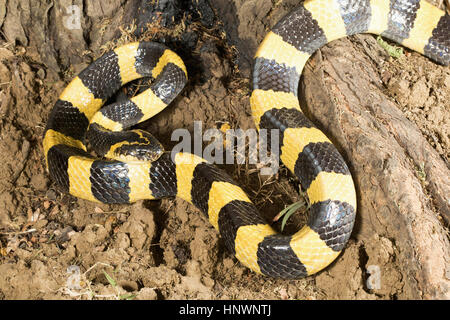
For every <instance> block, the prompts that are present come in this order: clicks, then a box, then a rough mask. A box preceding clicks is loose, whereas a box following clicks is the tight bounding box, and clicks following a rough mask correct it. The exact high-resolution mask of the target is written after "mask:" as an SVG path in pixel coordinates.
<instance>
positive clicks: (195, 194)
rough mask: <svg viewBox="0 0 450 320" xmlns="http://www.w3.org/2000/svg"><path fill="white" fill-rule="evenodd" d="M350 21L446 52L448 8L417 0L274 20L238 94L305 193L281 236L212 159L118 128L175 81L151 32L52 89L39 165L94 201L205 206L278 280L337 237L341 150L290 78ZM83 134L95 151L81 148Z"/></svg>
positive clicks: (352, 206)
mask: <svg viewBox="0 0 450 320" xmlns="http://www.w3.org/2000/svg"><path fill="white" fill-rule="evenodd" d="M361 32H368V33H374V34H381V35H382V36H384V37H386V38H389V39H392V40H394V41H396V42H398V43H400V44H402V45H404V46H406V47H408V48H411V49H413V50H415V51H417V52H420V53H422V54H424V55H426V56H428V57H430V58H431V59H433V60H435V61H437V62H438V63H442V64H448V63H449V62H450V53H449V50H450V49H449V47H450V38H449V37H450V36H449V35H450V18H449V15H448V14H445V13H444V12H443V11H441V10H439V9H437V8H435V7H434V6H432V5H430V4H429V3H427V2H426V1H424V0H421V1H417V0H391V1H389V0H311V1H306V2H304V3H303V4H301V5H300V6H298V7H297V8H296V9H295V10H294V11H292V12H291V13H289V14H288V15H287V16H285V17H284V18H283V19H281V20H280V21H279V22H278V23H277V24H276V25H275V27H274V28H273V29H272V31H271V32H270V33H269V34H268V35H267V36H266V38H265V39H264V41H263V43H262V44H261V46H260V47H259V49H258V51H257V53H256V56H255V61H254V71H253V91H252V94H251V98H250V104H251V109H252V114H253V118H254V120H255V124H256V127H257V128H265V129H278V130H279V132H280V143H279V145H280V149H279V150H276V151H278V152H279V154H280V159H281V161H282V162H283V164H284V165H285V166H286V167H287V168H288V169H289V170H290V171H291V172H292V173H293V174H295V176H296V177H297V178H298V179H299V181H300V183H301V185H302V186H303V188H305V189H306V194H307V196H308V198H309V202H310V204H311V208H310V212H309V218H308V222H307V224H306V225H305V226H304V227H303V228H302V229H301V230H299V231H298V232H297V233H295V234H293V235H289V236H288V235H282V234H279V233H277V232H276V231H275V230H274V229H273V228H272V227H271V226H270V225H269V224H268V223H267V222H266V221H265V220H264V219H262V218H261V216H260V215H259V213H258V211H257V209H256V208H255V206H254V205H253V204H252V203H251V201H250V200H249V198H248V197H247V195H246V194H245V193H244V191H243V190H242V189H241V188H240V187H239V186H238V185H237V183H236V182H234V181H233V180H232V179H231V178H230V177H229V176H228V175H227V174H225V173H224V172H223V171H221V170H219V169H218V168H217V167H215V166H214V165H213V164H210V163H207V162H206V161H205V160H204V159H202V158H200V157H198V156H195V155H192V154H188V153H178V154H176V155H175V157H174V158H173V159H172V158H171V156H170V153H167V152H163V150H162V147H161V146H160V145H159V144H158V143H157V142H155V141H156V139H155V138H153V136H151V135H150V134H148V133H146V132H144V131H141V130H131V131H123V130H124V129H126V128H129V127H130V126H132V125H134V124H136V123H138V122H141V121H144V120H146V119H149V118H150V117H151V116H153V115H154V114H156V113H158V112H160V111H161V110H162V109H164V108H165V107H166V106H167V105H168V104H169V103H170V102H171V101H172V100H173V99H174V98H175V97H176V96H177V95H178V93H179V92H180V91H181V90H182V88H183V87H184V85H185V83H186V81H187V72H186V68H185V66H184V64H183V62H182V60H181V59H180V58H179V57H178V56H177V55H176V54H175V53H174V52H172V51H170V50H169V49H167V48H166V47H164V46H163V45H160V44H156V43H149V42H140V43H139V42H136V43H130V44H127V45H125V46H122V47H119V48H117V49H115V50H113V51H111V52H108V53H106V54H105V55H103V56H102V57H101V58H99V59H98V60H96V61H95V62H94V63H92V64H91V65H90V66H88V67H87V68H86V69H85V70H83V71H82V72H81V73H80V74H79V75H78V76H77V77H76V78H75V79H74V80H73V81H72V82H71V83H70V84H69V85H68V86H67V88H66V89H65V90H64V91H63V93H62V94H61V96H60V97H59V99H58V101H57V102H56V104H55V106H54V108H53V110H52V112H51V114H50V117H49V120H48V123H47V127H46V130H45V136H44V152H45V157H46V161H47V167H48V170H49V173H50V176H51V177H52V179H54V180H55V181H56V182H57V184H58V185H59V187H60V188H61V189H62V190H63V191H64V192H69V193H70V194H72V195H74V196H76V197H80V198H84V199H88V200H91V201H98V202H103V203H130V202H134V201H137V200H141V199H156V198H161V197H170V196H177V197H180V198H182V199H184V200H186V201H188V202H190V203H192V204H193V205H195V206H196V207H197V208H199V209H200V210H201V211H203V212H204V213H205V214H206V215H207V217H208V219H209V221H210V222H211V223H212V225H213V226H214V227H215V228H216V229H217V230H218V231H219V232H220V235H221V237H222V238H223V240H224V242H225V244H226V246H227V248H228V249H229V250H230V252H232V253H233V254H234V255H235V256H236V257H237V259H238V260H239V261H240V262H241V263H243V264H244V265H245V266H247V267H249V268H250V269H252V270H253V271H255V272H258V273H262V274H264V275H268V276H272V277H281V278H290V279H292V278H301V277H304V276H307V275H311V274H314V273H316V272H318V271H320V270H322V269H323V268H325V267H326V266H327V265H329V264H330V263H331V262H332V261H333V260H334V259H335V258H336V257H337V256H338V255H339V253H340V252H341V251H342V249H343V248H344V246H345V244H346V242H347V240H348V239H349V237H350V233H351V231H352V228H353V224H354V221H355V214H356V196H355V189H354V185H353V180H352V177H351V174H350V171H349V169H348V167H347V165H346V164H345V162H344V160H343V158H342V157H341V156H340V154H339V153H338V151H337V150H336V149H335V147H334V146H333V145H332V143H331V142H330V140H329V139H328V138H327V137H326V136H325V135H324V134H323V133H322V132H321V131H319V130H318V129H316V128H315V127H314V125H313V124H312V123H311V122H310V121H309V120H308V119H307V118H306V117H305V116H304V115H303V113H302V111H301V109H300V106H299V101H298V97H297V88H298V82H299V78H300V75H301V73H302V69H303V66H304V65H305V63H306V61H307V59H308V58H309V57H310V56H311V55H312V54H313V53H314V52H315V51H316V50H317V49H318V48H320V47H321V46H323V45H325V44H326V43H328V42H330V41H333V40H335V39H338V38H341V37H345V36H347V35H352V34H356V33H361ZM144 76H150V77H152V78H154V82H153V84H152V86H151V87H150V88H149V89H148V90H146V91H144V92H143V93H141V94H139V95H137V96H135V97H133V98H131V99H129V100H126V101H122V102H119V103H114V104H111V105H108V106H106V107H103V108H102V109H100V108H101V107H102V105H103V104H104V103H105V102H106V101H107V99H109V98H110V97H111V96H112V94H113V93H114V92H115V91H117V90H118V89H119V88H120V87H121V86H122V85H123V84H125V83H127V82H129V81H132V80H134V79H137V78H141V77H144ZM86 138H89V141H90V144H91V145H92V146H93V148H94V150H95V151H96V152H97V153H98V154H99V157H93V156H92V155H91V154H89V153H88V152H87V149H86V144H85V139H86Z"/></svg>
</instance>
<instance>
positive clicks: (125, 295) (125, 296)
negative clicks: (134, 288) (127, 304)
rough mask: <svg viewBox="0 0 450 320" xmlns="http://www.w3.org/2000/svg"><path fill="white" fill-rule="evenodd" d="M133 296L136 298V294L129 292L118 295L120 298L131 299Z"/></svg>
mask: <svg viewBox="0 0 450 320" xmlns="http://www.w3.org/2000/svg"><path fill="white" fill-rule="evenodd" d="M134 298H136V295H135V294H131V293H129V294H122V295H120V296H119V299H120V300H133V299H134Z"/></svg>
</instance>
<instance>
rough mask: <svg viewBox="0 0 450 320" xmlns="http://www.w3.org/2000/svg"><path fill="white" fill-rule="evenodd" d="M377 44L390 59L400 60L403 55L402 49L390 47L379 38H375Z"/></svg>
mask: <svg viewBox="0 0 450 320" xmlns="http://www.w3.org/2000/svg"><path fill="white" fill-rule="evenodd" d="M377 42H378V44H379V45H380V46H381V47H382V48H383V49H384V50H386V52H387V53H388V54H389V55H390V56H391V57H394V58H400V57H401V56H402V55H403V48H400V47H396V46H391V45H390V44H388V43H387V42H386V41H384V40H383V38H381V36H378V37H377Z"/></svg>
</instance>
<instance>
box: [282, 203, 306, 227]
mask: <svg viewBox="0 0 450 320" xmlns="http://www.w3.org/2000/svg"><path fill="white" fill-rule="evenodd" d="M304 206H305V203H304V202H303V201H299V202H294V203H293V204H291V205H290V206H287V207H286V208H284V209H283V210H282V211H280V213H279V214H277V216H276V220H278V219H279V218H280V217H283V216H284V217H283V220H282V221H281V231H283V230H284V226H285V225H286V222H287V220H288V219H289V217H290V216H292V215H293V214H294V213H295V212H296V211H297V210H298V209H300V208H302V207H304Z"/></svg>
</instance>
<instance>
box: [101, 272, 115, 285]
mask: <svg viewBox="0 0 450 320" xmlns="http://www.w3.org/2000/svg"><path fill="white" fill-rule="evenodd" d="M103 274H104V275H105V277H106V280H108V282H109V284H110V285H112V286H113V287H116V286H117V282H116V280H114V278H113V277H111V276H110V275H109V274H108V273H106V271H105V270H103Z"/></svg>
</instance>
